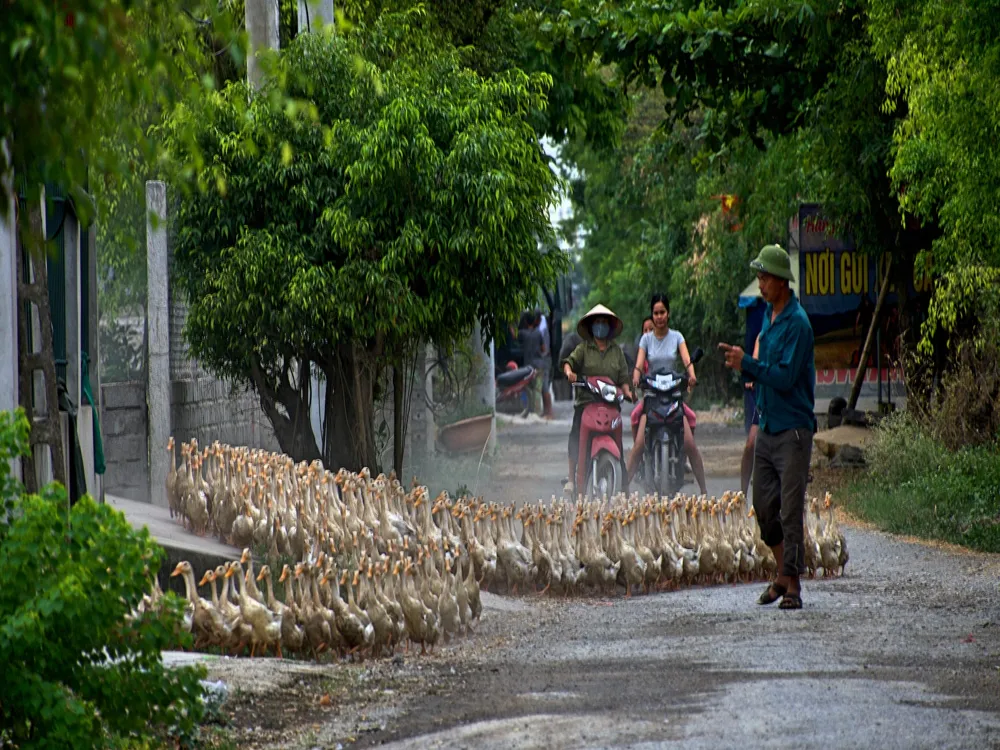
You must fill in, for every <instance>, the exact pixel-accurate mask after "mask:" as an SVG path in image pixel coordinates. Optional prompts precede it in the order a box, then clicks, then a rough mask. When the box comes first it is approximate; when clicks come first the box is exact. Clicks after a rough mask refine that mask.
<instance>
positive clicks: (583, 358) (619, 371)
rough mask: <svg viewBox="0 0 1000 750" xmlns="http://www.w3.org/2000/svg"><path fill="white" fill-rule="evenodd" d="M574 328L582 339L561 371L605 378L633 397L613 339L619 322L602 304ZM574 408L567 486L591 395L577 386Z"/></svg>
mask: <svg viewBox="0 0 1000 750" xmlns="http://www.w3.org/2000/svg"><path fill="white" fill-rule="evenodd" d="M576 331H577V333H578V334H580V338H581V339H583V341H581V342H580V344H579V345H578V346H577V347H576V348H575V349H574V350H573V351H572V352H571V353H570V354H569V356H567V357H566V358H565V359H563V360H562V368H563V373H564V374H565V375H566V379H567V380H568V381H569V382H570V383H575V382H576V381H577V380H578V379H585V378H593V377H606V378H608V380H610V381H611V382H612V383H614V384H615V385H616V386H618V387H619V388H621V389H622V391H623V392H624V393H625V397H626V398H628V399H632V388H631V386H630V384H629V378H628V363H627V362H626V361H625V353H624V352H623V351H622V350H621V347H619V346H617V345H615V344H614V339H615V338H616V337H617V336H618V334H620V333H621V331H622V321H621V318H619V317H618V316H617V315H615V314H614V313H613V312H611V310H609V309H608V308H606V307H605V306H604V305H596V306H595V307H594V308H593V309H591V310H590V312H588V313H587V314H586V315H584V316H583V317H582V318H580V322H579V323H578V324H577V326H576ZM574 390H575V391H576V396H575V398H574V409H573V427H572V428H571V429H570V433H569V446H568V447H569V480H568V482H567V487H566V489H572V484H573V477H575V476H576V464H577V460H578V459H579V454H580V420H581V419H582V418H583V409H584V407H585V406H586V405H587V404H589V403H591V402H592V401H593V396H592V395H591V394H590V393H589V392H588V391H587V390H585V389H583V388H576V389H574Z"/></svg>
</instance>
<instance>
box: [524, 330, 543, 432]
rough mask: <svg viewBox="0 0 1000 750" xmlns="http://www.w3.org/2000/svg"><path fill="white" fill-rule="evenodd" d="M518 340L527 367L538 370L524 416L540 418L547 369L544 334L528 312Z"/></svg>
mask: <svg viewBox="0 0 1000 750" xmlns="http://www.w3.org/2000/svg"><path fill="white" fill-rule="evenodd" d="M517 340H518V343H519V344H520V345H521V351H522V352H523V355H524V364H525V366H526V367H534V368H535V370H537V373H536V375H535V379H534V380H532V381H531V385H530V386H529V387H528V409H527V410H526V411H525V413H524V415H523V416H528V412H533V413H535V414H538V415H539V416H540V415H541V413H542V381H543V380H544V378H545V373H544V370H543V368H544V367H545V356H544V354H543V350H544V347H545V345H544V342H543V340H542V333H541V331H539V330H538V328H537V327H536V326H535V316H534V315H533V314H532V313H529V312H526V313H524V314H523V315H522V316H521V325H520V330H518V332H517Z"/></svg>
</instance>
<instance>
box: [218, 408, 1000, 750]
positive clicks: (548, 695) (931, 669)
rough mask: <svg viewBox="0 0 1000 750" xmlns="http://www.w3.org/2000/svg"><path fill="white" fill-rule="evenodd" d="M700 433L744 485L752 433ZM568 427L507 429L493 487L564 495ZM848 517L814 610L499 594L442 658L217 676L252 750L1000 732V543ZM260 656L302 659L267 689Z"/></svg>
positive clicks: (891, 740)
mask: <svg viewBox="0 0 1000 750" xmlns="http://www.w3.org/2000/svg"><path fill="white" fill-rule="evenodd" d="M706 427H707V425H706ZM566 429H568V426H567V427H566ZM700 431H701V430H700ZM701 432H702V436H700V437H699V439H700V440H702V441H703V443H704V447H703V450H704V451H705V453H706V456H707V455H708V454H711V455H713V456H714V457H715V458H713V464H712V467H711V468H710V471H709V474H710V476H713V475H714V476H713V480H712V484H713V485H718V486H720V487H723V488H732V487H734V486H735V485H736V479H735V475H736V473H737V470H738V463H737V462H738V458H739V450H740V448H741V445H742V431H741V430H739V429H738V428H736V429H733V428H725V427H723V426H717V427H714V428H709V429H706V430H704V431H701ZM558 434H562V435H563V438H562V441H561V442H558V441H556V440H555V437H556V436H557V435H558ZM564 435H565V432H563V431H562V428H561V427H560V426H559V425H551V424H550V425H538V424H508V425H506V426H505V427H504V428H503V429H502V430H501V433H500V437H501V448H500V451H501V456H502V457H505V458H506V459H507V460H505V461H502V462H501V463H500V465H498V467H497V469H496V470H494V471H493V473H492V475H491V479H490V487H489V489H488V491H489V492H500V491H502V492H503V493H504V495H505V496H504V497H503V498H501V499H505V500H508V499H521V497H520V496H521V495H524V496H525V497H531V499H535V498H537V497H538V496H548V495H549V494H552V492H555V491H556V490H555V489H554V487H555V486H556V485H557V484H558V480H559V479H561V477H562V476H565V468H564V462H563V454H564V450H565V437H564ZM528 456H532V457H533V462H532V463H531V464H530V465H531V466H534V467H536V470H535V471H534V472H531V471H528V470H526V468H525V467H527V466H529V462H528V461H527V460H526V459H527V457H528ZM726 466H729V467H732V471H731V473H730V474H729V475H728V476H726V475H725V467H726ZM504 467H507V468H504ZM713 491H715V490H714V489H713ZM532 495H533V497H532ZM845 532H846V534H847V539H848V545H849V549H850V552H851V562H850V564H849V565H848V568H847V571H846V575H845V576H844V577H842V578H839V579H830V580H816V581H808V580H807V581H805V582H804V586H803V599H804V602H805V607H804V609H803V610H801V611H799V612H782V611H779V610H778V609H777V608H775V607H760V606H758V605H756V604H755V599H756V597H757V595H758V593H759V589H761V587H762V584H755V585H752V586H747V585H740V586H729V585H726V586H713V587H705V588H691V589H685V590H681V591H677V592H672V593H663V594H653V595H650V596H635V597H633V598H631V599H629V600H625V599H624V598H623V597H621V596H619V597H617V598H612V599H569V600H564V599H559V598H548V597H546V598H537V597H534V596H527V597H520V598H509V597H495V596H489V595H485V597H484V599H485V600H484V604H485V606H486V612H485V614H484V619H483V622H482V624H481V626H480V629H479V631H478V632H477V633H476V634H475V635H474V636H472V637H471V638H469V639H466V640H464V641H462V642H459V643H457V644H454V645H452V646H449V647H446V648H444V649H441V650H439V652H438V653H437V654H436V655H435V656H433V657H428V658H422V657H410V656H405V657H398V658H397V659H395V660H393V661H390V660H385V661H382V662H378V663H374V664H365V665H358V666H345V665H329V666H326V667H296V666H294V665H292V664H288V665H283V666H282V667H280V668H276V667H275V666H274V664H275V663H274V661H272V660H267V662H262V660H253V662H255V663H256V664H251V663H249V662H248V660H240V662H241V663H240V664H239V665H232V664H230V662H232V661H233V660H221V661H219V662H217V663H216V665H215V666H214V667H210V671H212V672H213V675H214V676H216V677H223V678H224V679H227V680H231V681H233V682H234V684H238V685H239V686H240V688H239V691H238V693H239V696H240V699H239V700H238V701H236V703H238V704H240V705H239V706H238V707H237V710H236V711H234V716H236V715H240V716H242V717H243V718H242V719H240V720H238V723H240V724H241V725H242V726H243V727H244V729H247V726H248V725H249V729H248V731H247V732H245V733H244V734H243V735H242V738H243V740H244V741H243V742H241V743H240V745H239V746H240V747H250V746H254V747H256V746H259V747H287V748H292V747H294V748H300V747H301V748H313V747H336V745H337V744H338V743H342V744H344V745H353V746H358V747H371V746H376V745H385V746H388V747H393V748H411V747H412V748H418V747H419V748H428V747H433V748H471V747H475V748H509V747H523V748H570V747H573V748H575V747H659V746H676V747H683V748H709V747H711V748H718V747H736V746H742V747H774V748H785V747H788V748H791V747H802V746H810V747H879V748H935V749H937V748H966V747H967V748H977V749H978V748H986V747H1000V594H998V583H1000V557H998V556H988V555H979V554H971V553H968V552H965V551H962V550H948V549H943V548H939V547H932V546H928V545H924V544H919V543H915V542H911V541H905V540H899V539H894V538H892V537H889V536H887V535H884V534H881V533H877V532H873V531H869V530H864V529H861V528H858V527H856V526H847V527H846V528H845ZM223 662H225V664H224V663H223ZM283 670H284V671H283ZM255 671H258V672H259V673H260V675H263V674H265V673H267V674H269V675H271V676H272V678H275V675H279V676H280V675H281V674H285V672H286V671H287V674H286V675H285V677H284V678H281V679H276V682H275V684H274V685H273V686H271V687H268V688H266V689H258V690H257V691H256V692H255V690H254V685H255V684H257V678H256V677H254V673H255ZM241 680H242V681H241ZM289 691H290V692H289ZM296 691H298V692H297V693H296ZM324 691H325V693H324ZM323 694H325V695H327V696H330V695H331V694H332V696H333V700H332V706H331V700H330V699H329V698H327V699H325V703H326V706H325V707H322V706H320V705H318V703H317V698H319V700H320V701H321V702H322V701H324V699H322V698H321V695H323ZM296 695H298V697H297V698H296V697H295V696H296ZM247 700H249V701H250V703H249V707H248V704H247ZM276 701H277V702H278V703H279V705H280V706H281V709H280V710H278V708H274V710H273V711H269V710H268V708H267V706H268V705H269V703H275V702H276ZM240 711H242V714H240ZM255 723H256V724H257V725H258V726H254V724H255ZM261 725H263V726H261Z"/></svg>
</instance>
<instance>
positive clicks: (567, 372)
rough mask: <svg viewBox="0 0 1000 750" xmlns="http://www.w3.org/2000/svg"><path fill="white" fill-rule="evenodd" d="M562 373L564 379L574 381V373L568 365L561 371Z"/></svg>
mask: <svg viewBox="0 0 1000 750" xmlns="http://www.w3.org/2000/svg"><path fill="white" fill-rule="evenodd" d="M563 374H564V375H566V380H568V381H569V382H570V383H575V382H576V373H575V372H573V371H572V370H571V369H569V368H568V367H567V368H566V369H565V370H564V371H563Z"/></svg>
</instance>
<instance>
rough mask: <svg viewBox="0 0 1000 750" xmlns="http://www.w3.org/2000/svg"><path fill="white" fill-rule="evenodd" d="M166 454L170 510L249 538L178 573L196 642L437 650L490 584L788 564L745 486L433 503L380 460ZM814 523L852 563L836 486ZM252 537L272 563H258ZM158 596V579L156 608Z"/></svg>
mask: <svg viewBox="0 0 1000 750" xmlns="http://www.w3.org/2000/svg"><path fill="white" fill-rule="evenodd" d="M168 451H169V452H170V455H171V462H170V463H171V467H170V471H169V473H168V475H167V481H166V489H167V498H168V503H169V507H170V512H171V515H172V516H174V517H177V518H179V519H180V521H181V522H182V523H183V524H184V525H185V526H186V527H187V528H189V529H190V530H191V531H193V532H194V533H196V534H202V535H204V534H207V533H212V534H215V535H217V536H218V537H219V538H220V539H221V540H222V541H224V542H226V543H228V544H230V545H233V546H235V547H236V548H238V549H239V548H242V549H243V553H242V556H241V557H240V559H239V560H233V561H231V562H229V563H226V564H225V565H221V566H219V567H217V568H215V569H214V570H207V571H204V574H203V575H202V576H201V579H200V580H196V576H195V573H194V570H193V569H192V567H191V565H190V563H188V562H181V563H179V564H178V565H177V567H176V568H175V570H174V571H173V574H172V575H174V576H181V577H183V580H184V583H185V587H186V591H187V610H186V619H185V624H186V626H187V627H188V628H189V629H190V630H191V632H192V633H193V635H194V638H195V645H196V647H198V648H200V647H207V646H215V647H219V648H222V649H225V650H228V651H230V652H233V653H241V652H243V651H244V650H245V649H246V648H247V647H249V648H250V652H251V654H258V653H266V652H267V651H269V650H271V651H273V652H274V653H276V654H277V655H279V656H280V655H282V654H284V653H288V652H294V653H301V654H304V655H312V656H313V657H318V655H319V654H320V653H322V652H324V651H334V652H336V653H339V654H341V655H357V656H363V655H365V654H371V655H374V656H379V655H383V654H386V653H392V652H393V651H394V650H395V649H396V648H397V646H399V645H400V644H402V643H403V642H404V641H405V642H406V644H407V647H408V646H409V644H419V645H420V647H421V651H422V652H423V651H425V650H426V648H427V647H430V648H433V647H434V645H435V644H437V643H438V642H439V640H441V639H442V638H443V639H445V640H449V639H451V638H454V637H456V636H458V635H463V634H466V633H469V632H472V630H473V629H474V627H475V625H476V623H477V622H478V620H479V617H480V615H481V612H482V606H481V604H480V587H483V588H497V589H504V590H506V591H509V592H511V593H517V592H518V590H519V589H521V590H525V589H530V588H534V590H536V591H539V589H540V591H539V593H545V592H548V591H556V592H559V593H562V594H572V593H586V592H595V591H596V592H613V591H615V589H616V587H617V586H619V585H621V586H623V587H624V588H625V595H626V597H628V596H631V595H632V592H633V591H634V590H636V589H641V590H642V591H644V592H646V593H649V592H650V591H652V590H668V589H673V588H677V587H679V586H682V585H691V584H713V583H715V584H718V583H725V582H731V583H737V582H740V581H742V582H750V581H753V580H758V579H762V580H770V579H771V578H773V576H774V573H775V572H776V570H777V563H776V561H775V559H774V556H773V555H772V554H771V551H770V549H769V548H768V547H767V546H766V545H765V544H764V543H763V542H762V541H761V538H760V531H759V528H758V526H757V523H756V521H755V519H754V512H753V509H752V508H750V507H748V503H747V500H746V498H745V497H744V496H743V494H742V493H739V492H734V493H729V492H727V493H725V494H723V496H722V497H721V498H714V497H713V498H708V497H705V496H702V497H693V496H685V495H680V494H678V495H677V496H675V497H673V498H661V497H658V496H649V495H647V496H640V495H638V494H633V495H631V496H625V495H619V496H616V497H614V498H611V499H607V498H604V499H601V500H592V499H589V498H587V499H585V498H578V499H577V501H576V502H569V501H564V500H557V499H556V498H555V497H553V498H552V500H551V502H549V503H543V502H542V501H539V502H538V503H537V504H526V505H522V506H520V507H518V506H517V505H516V504H508V505H502V504H498V503H489V502H486V501H484V500H483V499H482V498H475V497H463V498H458V499H453V498H450V497H449V496H448V494H447V493H441V494H440V495H438V496H437V498H435V499H434V500H431V499H430V495H429V492H428V490H427V488H426V487H423V486H419V485H417V484H416V482H414V485H413V486H412V487H411V489H409V490H406V489H405V488H404V487H403V485H402V484H400V482H398V481H397V480H396V479H395V477H393V476H389V477H387V476H385V475H379V476H377V477H372V476H371V473H370V472H369V471H368V470H367V469H364V470H362V471H361V472H359V473H351V472H347V471H344V470H341V471H339V472H337V473H332V472H330V471H328V470H326V469H325V468H324V467H323V466H322V464H321V463H320V462H319V461H314V462H312V463H305V462H301V463H295V462H294V461H293V460H292V459H291V458H289V457H288V456H286V455H283V454H277V453H269V452H266V451H263V450H254V449H248V448H244V447H232V446H228V445H223V444H220V443H218V442H216V443H214V444H212V445H211V446H209V447H208V448H205V449H199V446H198V443H197V441H194V440H193V441H191V442H190V443H188V444H182V445H181V446H180V453H181V461H180V465H179V467H178V464H177V461H176V457H175V443H174V439H173V438H171V439H170V441H169V443H168ZM805 521H806V523H805V529H806V566H807V568H808V570H809V574H810V575H815V574H816V573H817V572H818V571H820V570H822V571H823V575H824V576H829V575H839V574H841V573H842V572H843V568H844V565H846V563H847V561H848V553H847V545H846V542H845V540H844V536H843V534H842V533H841V531H840V529H839V527H838V525H837V521H836V518H835V516H834V513H833V505H832V502H831V499H830V496H829V495H827V496H826V498H825V499H824V500H823V501H820V500H819V499H818V498H813V499H812V500H810V501H809V502H808V503H807V510H806V519H805ZM251 550H253V551H254V552H255V553H256V556H257V558H258V560H264V561H266V564H264V565H263V566H262V567H260V569H259V571H258V572H257V573H256V574H255V573H254V562H253V558H254V554H252V552H251ZM279 570H280V573H278V575H277V581H274V580H273V578H274V572H277V571H279ZM272 571H274V572H272ZM261 582H262V583H263V587H264V591H263V592H262V591H261V590H260V588H259V587H258V586H257V584H258V583H261ZM276 583H277V584H280V585H281V589H282V593H283V596H281V597H278V596H276V595H275V591H274V589H275V584H276ZM220 585H221V590H220V589H219V586H220ZM202 586H208V587H209V588H210V590H211V599H210V600H206V599H204V598H202V597H201V596H200V595H199V593H198V589H199V588H200V587H202ZM160 595H161V592H160V590H159V587H158V585H157V584H154V591H153V593H152V594H150V595H149V597H147V599H145V600H144V602H143V604H142V605H141V607H143V608H145V607H150V606H155V604H156V600H157V599H158V598H159V596H160Z"/></svg>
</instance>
